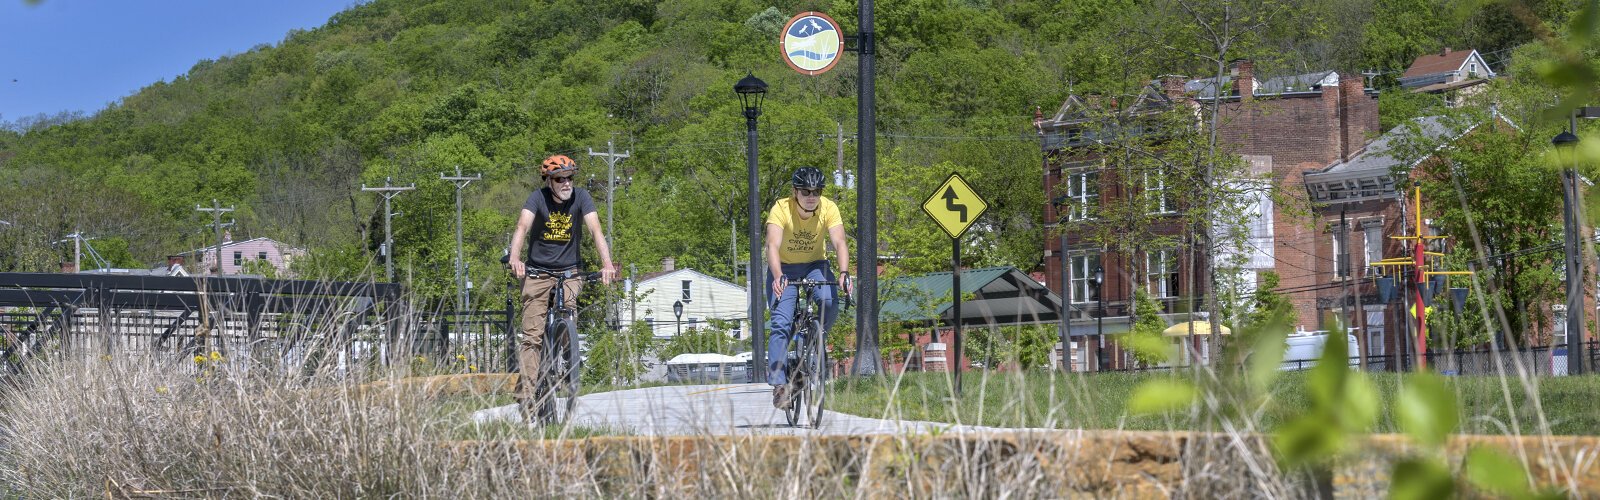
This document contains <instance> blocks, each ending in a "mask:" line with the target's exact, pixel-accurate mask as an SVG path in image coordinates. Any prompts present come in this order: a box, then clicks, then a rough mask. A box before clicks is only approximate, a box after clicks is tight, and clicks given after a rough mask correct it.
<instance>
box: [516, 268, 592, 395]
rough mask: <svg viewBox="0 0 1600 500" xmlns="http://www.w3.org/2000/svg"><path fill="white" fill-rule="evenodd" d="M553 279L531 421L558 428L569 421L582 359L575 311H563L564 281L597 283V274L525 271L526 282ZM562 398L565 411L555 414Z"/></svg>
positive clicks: (581, 367)
mask: <svg viewBox="0 0 1600 500" xmlns="http://www.w3.org/2000/svg"><path fill="white" fill-rule="evenodd" d="M544 277H554V278H555V279H556V284H555V286H554V287H553V288H551V289H550V296H549V300H550V307H549V309H546V310H545V320H544V343H543V346H542V348H541V349H540V359H541V361H540V363H539V368H540V369H539V372H540V373H539V383H538V385H535V386H534V395H533V400H534V403H533V404H534V410H535V411H534V420H535V422H536V423H539V424H544V425H548V424H560V423H564V422H565V421H566V419H568V418H571V416H572V411H573V409H574V408H576V407H577V403H578V393H579V391H580V390H581V389H582V380H580V377H581V375H582V373H583V355H582V353H581V352H580V346H579V345H578V344H579V341H578V340H579V339H578V325H577V323H576V321H574V320H575V318H576V317H577V311H576V310H575V309H573V308H570V307H567V300H566V293H567V290H566V288H567V287H566V283H567V280H571V279H579V280H583V281H585V282H589V281H599V280H600V273H598V272H590V273H580V272H577V271H573V270H567V271H551V270H547V269H538V268H532V267H530V268H528V274H527V277H526V278H524V279H525V280H527V279H534V278H544ZM560 396H565V397H566V398H567V399H566V408H564V410H565V411H562V412H557V411H555V409H556V408H555V403H556V402H555V400H556V398H557V397H560Z"/></svg>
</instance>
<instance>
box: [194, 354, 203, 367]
mask: <svg viewBox="0 0 1600 500" xmlns="http://www.w3.org/2000/svg"><path fill="white" fill-rule="evenodd" d="M205 363H206V357H205V356H201V355H199V354H196V355H194V364H197V365H203V364H205Z"/></svg>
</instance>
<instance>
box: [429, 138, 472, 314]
mask: <svg viewBox="0 0 1600 500" xmlns="http://www.w3.org/2000/svg"><path fill="white" fill-rule="evenodd" d="M439 178H440V179H442V180H447V181H450V183H451V184H455V186H456V290H457V293H458V294H459V296H460V297H461V301H460V302H458V303H457V304H456V310H457V311H465V310H467V261H466V258H465V257H463V255H462V250H461V190H462V189H465V188H466V187H467V185H468V184H472V181H476V180H480V179H483V174H472V177H466V176H463V175H461V165H456V175H454V176H452V175H449V174H446V173H440V174H439Z"/></svg>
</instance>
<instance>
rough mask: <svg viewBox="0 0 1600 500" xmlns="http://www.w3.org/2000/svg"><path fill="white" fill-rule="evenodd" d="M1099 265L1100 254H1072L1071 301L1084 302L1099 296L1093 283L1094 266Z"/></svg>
mask: <svg viewBox="0 0 1600 500" xmlns="http://www.w3.org/2000/svg"><path fill="white" fill-rule="evenodd" d="M1096 267H1100V254H1078V255H1074V256H1072V302H1074V303H1078V304H1084V303H1089V302H1094V301H1095V300H1096V299H1098V298H1099V296H1100V295H1099V293H1098V292H1099V290H1097V289H1096V287H1095V285H1094V268H1096Z"/></svg>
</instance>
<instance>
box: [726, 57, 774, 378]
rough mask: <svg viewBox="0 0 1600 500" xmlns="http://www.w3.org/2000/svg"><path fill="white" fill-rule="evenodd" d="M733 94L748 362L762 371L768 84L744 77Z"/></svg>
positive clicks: (765, 358)
mask: <svg viewBox="0 0 1600 500" xmlns="http://www.w3.org/2000/svg"><path fill="white" fill-rule="evenodd" d="M733 91H734V92H736V93H738V94H739V102H740V103H741V104H743V105H744V124H745V140H746V147H745V160H746V164H747V165H748V166H749V172H748V179H747V180H748V181H749V188H750V194H749V198H750V199H749V201H750V206H749V210H750V223H749V226H748V228H749V232H750V234H749V236H750V270H749V272H748V273H746V274H745V285H746V286H748V287H750V361H751V367H752V368H755V369H757V370H765V369H766V366H767V349H766V347H767V336H766V335H764V334H763V332H762V329H763V328H764V327H765V326H766V325H764V324H762V321H761V305H762V300H761V297H762V295H763V293H762V292H763V291H764V290H765V289H766V286H765V285H766V282H765V280H761V279H758V278H757V276H762V275H765V274H766V273H765V272H762V269H764V268H763V267H761V227H760V225H759V222H760V221H758V220H757V219H760V218H761V205H760V203H761V197H760V195H759V189H760V188H759V187H758V186H757V185H756V158H757V155H756V117H759V116H761V101H762V100H764V99H765V98H766V96H767V82H763V81H761V79H760V78H756V76H755V75H754V74H746V75H745V77H744V78H742V79H740V80H739V83H735V84H733ZM752 377H754V375H752ZM752 380H755V379H754V378H752Z"/></svg>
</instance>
